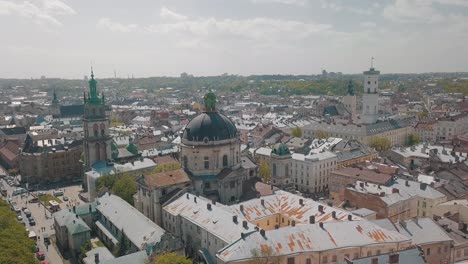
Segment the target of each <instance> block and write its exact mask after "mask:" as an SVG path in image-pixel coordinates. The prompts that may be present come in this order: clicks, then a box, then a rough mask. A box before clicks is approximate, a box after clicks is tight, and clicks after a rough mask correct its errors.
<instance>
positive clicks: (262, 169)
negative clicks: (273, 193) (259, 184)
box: [258, 160, 271, 183]
mask: <svg viewBox="0 0 468 264" xmlns="http://www.w3.org/2000/svg"><path fill="white" fill-rule="evenodd" d="M258 174H259V175H260V178H262V181H263V182H264V183H270V180H271V172H270V166H268V164H267V163H266V161H265V160H260V166H259V168H258Z"/></svg>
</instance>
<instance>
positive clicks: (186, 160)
mask: <svg viewBox="0 0 468 264" xmlns="http://www.w3.org/2000/svg"><path fill="white" fill-rule="evenodd" d="M183 160H184V168H187V167H188V158H187V156H184V158H183Z"/></svg>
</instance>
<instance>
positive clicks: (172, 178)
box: [144, 169, 190, 188]
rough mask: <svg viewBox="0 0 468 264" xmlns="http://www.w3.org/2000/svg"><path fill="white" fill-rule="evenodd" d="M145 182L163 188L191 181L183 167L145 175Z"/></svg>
mask: <svg viewBox="0 0 468 264" xmlns="http://www.w3.org/2000/svg"><path fill="white" fill-rule="evenodd" d="M144 178H145V183H146V184H147V185H148V186H150V187H156V188H162V187H167V186H171V185H176V184H182V183H188V182H190V179H189V177H188V176H187V173H185V171H184V170H183V169H178V170H173V171H166V172H159V173H155V174H149V175H144Z"/></svg>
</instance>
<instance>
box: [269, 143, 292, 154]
mask: <svg viewBox="0 0 468 264" xmlns="http://www.w3.org/2000/svg"><path fill="white" fill-rule="evenodd" d="M273 154H276V155H278V156H284V155H290V154H291V152H289V149H288V147H287V146H286V145H285V144H283V143H281V144H280V145H279V146H278V148H275V149H273Z"/></svg>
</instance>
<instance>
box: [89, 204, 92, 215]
mask: <svg viewBox="0 0 468 264" xmlns="http://www.w3.org/2000/svg"><path fill="white" fill-rule="evenodd" d="M91 211H92V206H91V204H89V212H90V213H91Z"/></svg>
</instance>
